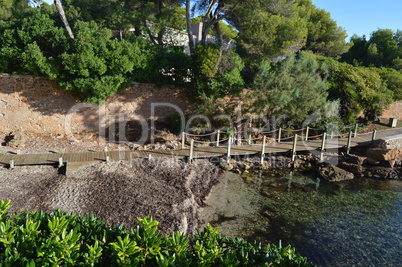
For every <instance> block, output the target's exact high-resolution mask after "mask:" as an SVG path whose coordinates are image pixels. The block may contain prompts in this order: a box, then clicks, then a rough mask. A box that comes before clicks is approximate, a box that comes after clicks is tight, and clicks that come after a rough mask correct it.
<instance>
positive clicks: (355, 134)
mask: <svg viewBox="0 0 402 267" xmlns="http://www.w3.org/2000/svg"><path fill="white" fill-rule="evenodd" d="M357 127H358V124H357V123H356V124H355V131H354V134H353V137H356V136H357Z"/></svg>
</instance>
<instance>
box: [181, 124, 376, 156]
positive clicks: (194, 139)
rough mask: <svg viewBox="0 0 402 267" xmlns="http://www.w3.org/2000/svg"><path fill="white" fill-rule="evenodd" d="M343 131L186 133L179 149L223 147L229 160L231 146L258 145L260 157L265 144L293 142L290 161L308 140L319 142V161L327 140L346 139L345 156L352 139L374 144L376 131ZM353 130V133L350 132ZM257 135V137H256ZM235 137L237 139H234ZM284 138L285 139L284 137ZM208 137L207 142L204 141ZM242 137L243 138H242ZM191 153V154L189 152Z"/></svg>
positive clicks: (351, 128)
mask: <svg viewBox="0 0 402 267" xmlns="http://www.w3.org/2000/svg"><path fill="white" fill-rule="evenodd" d="M345 129H349V131H348V132H344V133H340V132H334V131H331V132H330V133H327V132H326V131H322V133H321V134H317V133H319V131H320V130H319V129H316V128H311V127H309V126H307V127H305V128H301V129H282V128H278V129H275V130H271V131H263V130H262V131H257V132H255V131H250V132H248V133H247V135H248V138H242V135H241V134H239V133H237V132H236V129H232V130H230V131H227V132H228V133H231V134H227V133H226V134H225V135H223V134H222V132H221V131H220V130H216V131H214V132H212V133H207V134H191V133H186V132H183V133H182V134H181V147H182V149H184V148H185V145H186V140H187V139H189V140H190V142H189V143H190V151H194V147H193V146H194V145H195V144H196V145H204V146H205V145H207V146H215V147H219V146H225V147H227V150H228V153H227V154H228V155H227V157H228V159H230V150H231V146H232V145H233V144H235V145H238V146H239V145H242V144H243V143H246V144H247V145H258V146H261V147H262V151H261V157H263V156H264V151H265V146H266V145H267V143H274V142H276V143H281V142H286V141H293V146H292V160H294V159H295V155H296V149H297V144H296V143H297V142H298V141H300V140H301V141H306V142H307V141H310V140H321V147H320V148H319V150H320V158H321V160H322V159H323V154H324V152H325V150H326V143H327V140H328V139H341V138H348V141H347V144H346V151H347V154H349V152H350V149H351V141H352V138H357V137H362V136H366V135H371V136H372V138H371V141H372V142H374V140H375V137H376V131H375V130H374V131H373V132H368V133H360V134H358V133H357V129H358V125H357V124H356V125H351V126H348V127H345ZM352 130H353V131H352ZM312 132H314V133H316V134H315V135H311V134H310V133H312ZM253 135H254V136H253ZM256 135H257V136H256ZM222 136H225V138H224V139H221V137H222ZM236 136H237V137H236ZM285 136H286V137H285ZM208 137H209V140H205V139H207V138H208ZM243 137H244V136H243ZM202 139H203V140H202ZM190 153H191V152H190ZM190 158H193V157H192V155H190Z"/></svg>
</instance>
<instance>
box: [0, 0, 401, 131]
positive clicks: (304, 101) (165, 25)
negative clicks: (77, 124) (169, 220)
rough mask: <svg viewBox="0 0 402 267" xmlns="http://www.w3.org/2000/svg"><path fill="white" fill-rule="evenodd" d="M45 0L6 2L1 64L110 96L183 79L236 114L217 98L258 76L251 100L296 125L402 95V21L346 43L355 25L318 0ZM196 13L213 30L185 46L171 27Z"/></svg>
mask: <svg viewBox="0 0 402 267" xmlns="http://www.w3.org/2000/svg"><path fill="white" fill-rule="evenodd" d="M29 3H36V4H35V5H33V6H32V5H29ZM40 3H41V2H40V1H22V0H4V1H1V2H0V72H8V73H21V74H34V75H45V76H47V77H49V78H50V79H56V80H57V82H58V83H59V84H60V85H61V86H63V87H64V88H65V89H67V90H71V91H72V93H73V94H74V95H75V96H76V97H77V98H78V99H80V100H83V101H90V102H94V103H101V102H103V101H105V99H106V98H107V97H108V96H110V95H112V94H114V93H116V92H119V91H121V90H123V89H124V88H126V87H128V86H129V85H130V84H131V83H132V82H133V81H137V82H153V83H157V84H160V85H164V84H175V85H180V86H183V87H185V88H186V89H187V92H188V96H189V99H190V100H191V101H197V102H198V103H199V104H200V106H201V105H202V106H201V109H200V110H202V112H203V113H206V114H210V115H216V114H217V113H218V110H219V111H222V110H223V111H225V112H226V113H227V114H228V115H230V116H234V114H233V113H232V112H233V111H234V108H233V107H228V106H227V107H219V108H218V107H217V105H216V104H215V103H217V100H218V99H219V98H222V97H224V96H228V95H229V96H237V95H238V94H239V93H240V92H241V91H242V89H243V88H249V89H251V91H252V94H253V96H254V97H255V98H256V101H255V102H254V103H255V105H254V106H253V107H250V109H249V110H252V111H253V112H254V113H257V114H264V115H265V116H271V115H274V116H279V115H284V116H285V117H286V119H285V120H283V123H285V124H287V126H289V127H290V126H293V127H298V126H301V125H300V124H303V123H305V119H306V118H308V117H311V116H312V115H313V113H315V114H316V115H317V114H320V113H321V111H322V109H327V105H328V104H329V103H338V104H339V112H340V118H342V123H344V124H350V123H352V122H353V121H354V120H355V119H356V116H357V114H359V113H360V112H361V111H364V114H365V118H366V119H367V120H375V119H377V118H378V116H379V115H380V114H381V112H382V111H383V109H384V108H386V107H387V105H388V104H390V103H391V102H392V101H395V100H401V99H402V83H401V82H402V73H401V68H402V67H401V66H402V59H401V57H402V50H401V49H402V48H401V44H402V41H401V40H402V39H401V36H402V35H401V32H400V31H397V32H396V33H394V32H392V31H391V30H378V31H375V32H373V34H372V35H371V37H370V39H369V40H366V39H365V37H364V36H363V37H357V36H353V37H352V38H351V42H350V43H346V40H345V39H346V31H345V30H344V29H343V28H342V27H339V26H338V25H337V23H336V22H335V21H334V20H333V19H332V18H331V16H330V14H329V13H328V12H327V11H325V10H322V9H319V8H317V7H316V6H315V5H314V4H313V2H312V0H296V1H287V0H268V1H265V0H264V1H261V0H249V1H234V0H228V1H227V0H225V1H219V0H217V1H209V0H195V1H190V0H187V1H183V0H179V1H174V0H166V1H165V0H153V1H144V0H124V1H118V2H116V1H108V0H100V1H94V0H65V1H63V6H64V10H65V14H66V16H65V17H66V19H67V20H68V22H69V23H65V22H64V21H63V22H62V20H61V19H60V18H61V16H59V12H60V11H59V10H56V8H55V7H54V5H51V6H49V5H47V4H46V3H44V4H40ZM183 6H186V8H184V7H183ZM190 6H191V7H192V8H193V10H192V11H193V12H192V13H193V14H190V13H191V12H187V11H188V10H189V9H190V8H189V7H190ZM194 16H196V17H194ZM189 20H191V21H192V23H195V22H203V25H202V36H203V40H201V42H200V44H197V45H190V46H189V51H191V53H190V54H185V53H183V51H184V47H183V44H182V43H180V41H178V40H175V38H173V37H172V36H170V34H172V33H173V32H174V30H176V33H177V31H181V32H182V34H183V31H185V30H186V29H187V27H188V25H190V21H189ZM67 24H69V25H70V26H71V31H72V32H73V35H72V34H67V29H68V28H69V27H68V26H67ZM187 24H188V25H187ZM207 34H212V35H214V37H215V43H207V42H206V41H205V40H206V38H205V37H206V35H207ZM183 36H184V38H186V36H187V34H186V33H184V35H182V37H183ZM182 37H181V38H182ZM190 39H191V38H190ZM168 40H170V41H168ZM233 43H235V44H236V45H233ZM349 48H350V49H349ZM311 53H313V54H314V55H313V54H311ZM340 57H341V62H343V63H340V62H339V61H338V60H339V58H340ZM303 64H304V65H303ZM211 103H213V104H214V105H211ZM331 106H332V107H334V104H331ZM208 107H209V109H210V110H208ZM327 113H328V112H327ZM316 115H314V116H316ZM317 116H321V115H317ZM340 123H341V122H340ZM298 124H299V125H298Z"/></svg>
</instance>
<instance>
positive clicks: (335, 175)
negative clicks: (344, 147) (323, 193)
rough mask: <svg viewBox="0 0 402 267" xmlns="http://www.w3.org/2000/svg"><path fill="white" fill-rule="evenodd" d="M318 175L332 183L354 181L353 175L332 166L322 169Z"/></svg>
mask: <svg viewBox="0 0 402 267" xmlns="http://www.w3.org/2000/svg"><path fill="white" fill-rule="evenodd" d="M318 174H319V175H320V176H321V178H323V179H325V180H327V181H330V182H340V181H346V180H352V179H353V178H354V175H353V173H350V172H348V171H345V170H343V169H341V168H338V167H336V166H334V165H332V164H329V165H326V166H323V167H320V169H319V171H318Z"/></svg>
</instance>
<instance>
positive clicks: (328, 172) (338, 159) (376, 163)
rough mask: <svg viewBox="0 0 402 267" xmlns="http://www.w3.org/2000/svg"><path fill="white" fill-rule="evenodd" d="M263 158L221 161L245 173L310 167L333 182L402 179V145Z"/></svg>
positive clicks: (307, 168) (236, 171) (305, 169)
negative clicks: (354, 151) (395, 147)
mask: <svg viewBox="0 0 402 267" xmlns="http://www.w3.org/2000/svg"><path fill="white" fill-rule="evenodd" d="M260 161H261V160H260V157H245V158H243V159H231V160H230V162H227V161H225V160H224V159H221V161H220V163H219V165H220V167H221V168H222V169H224V170H226V171H233V172H235V173H238V174H243V176H247V174H248V173H249V172H251V171H260V170H267V169H272V168H274V169H275V168H279V169H281V168H282V169H283V168H286V169H290V170H296V171H309V172H312V173H315V174H317V176H318V177H320V178H322V179H325V180H327V181H330V182H340V181H345V180H352V179H355V178H374V179H391V180H398V179H402V149H383V148H366V149H365V154H364V155H362V154H361V153H359V154H349V155H346V154H343V153H341V154H340V155H338V154H337V153H333V154H331V153H327V154H326V157H325V160H324V161H320V160H319V157H318V156H316V155H314V154H312V153H306V154H302V155H298V156H297V157H296V160H295V161H294V162H292V160H291V158H290V157H287V156H277V155H271V156H267V157H265V158H264V162H263V163H262V164H261V162H260Z"/></svg>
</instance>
